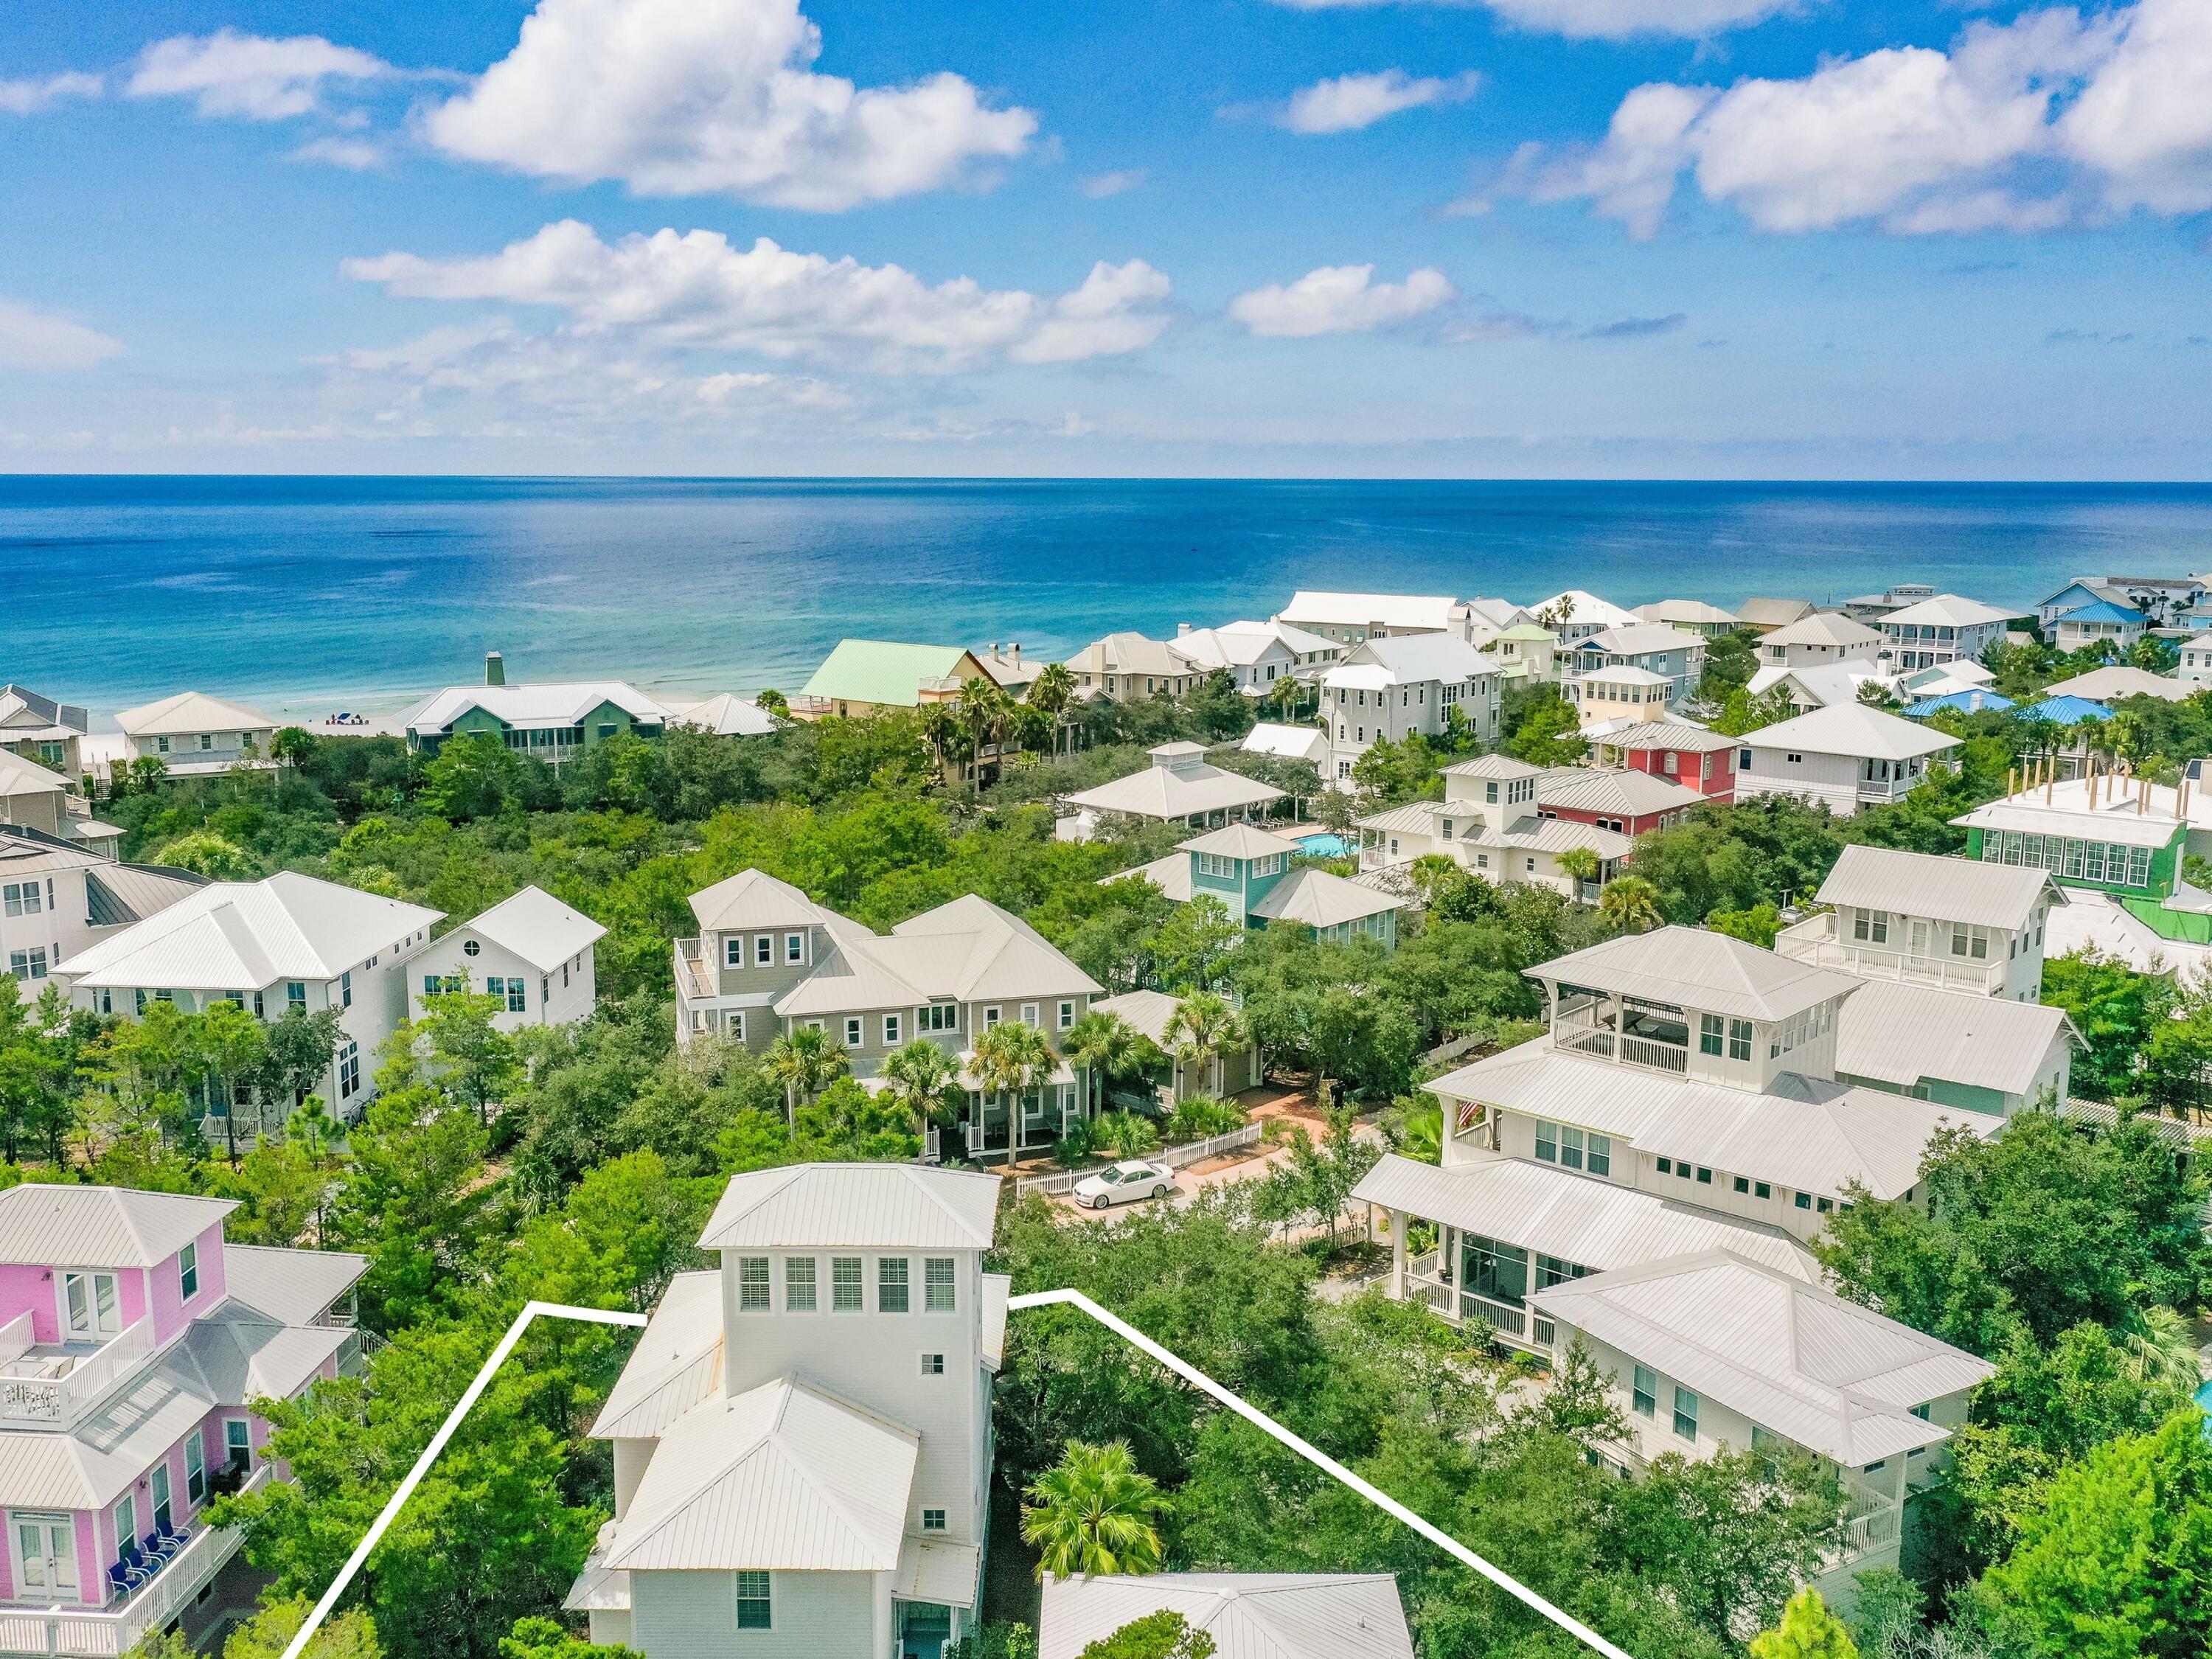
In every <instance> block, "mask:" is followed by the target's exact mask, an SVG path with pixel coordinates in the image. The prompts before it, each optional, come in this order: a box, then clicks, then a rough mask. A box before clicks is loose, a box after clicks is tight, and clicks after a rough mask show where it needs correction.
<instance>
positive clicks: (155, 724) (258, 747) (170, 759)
mask: <svg viewBox="0 0 2212 1659" xmlns="http://www.w3.org/2000/svg"><path fill="white" fill-rule="evenodd" d="M115 723H116V725H117V726H120V727H121V728H122V729H123V736H124V739H125V752H124V757H123V758H124V762H125V764H128V763H130V762H132V761H137V760H143V759H147V758H149V757H150V758H152V759H155V760H158V761H160V762H161V764H162V765H164V766H165V767H167V769H169V770H170V771H171V772H173V773H175V774H178V775H191V774H192V773H196V772H222V771H227V770H228V769H230V768H231V767H234V766H237V765H240V764H246V765H254V764H266V763H268V760H269V744H270V739H271V738H274V737H275V736H276V720H274V719H273V718H272V717H270V715H267V714H263V713H262V712H261V711H260V710H259V709H258V708H247V707H246V705H245V704H243V703H237V702H227V701H225V700H224V699H223V698H221V697H211V696H208V695H207V694H206V693H205V692H204V691H179V692H178V693H177V695H176V696H173V697H164V698H162V699H161V701H160V702H149V703H143V704H141V705H140V706H139V707H137V708H126V709H125V710H124V711H123V712H122V713H121V714H118V715H117V716H116V717H115Z"/></svg>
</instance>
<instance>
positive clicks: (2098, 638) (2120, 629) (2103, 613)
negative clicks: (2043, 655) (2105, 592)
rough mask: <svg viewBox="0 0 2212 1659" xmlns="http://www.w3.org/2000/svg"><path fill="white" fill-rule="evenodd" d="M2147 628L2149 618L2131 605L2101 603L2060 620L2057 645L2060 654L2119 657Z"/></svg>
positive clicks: (2078, 609)
mask: <svg viewBox="0 0 2212 1659" xmlns="http://www.w3.org/2000/svg"><path fill="white" fill-rule="evenodd" d="M2149 629H2150V618H2149V617H2146V616H2144V615H2143V613H2142V611H2138V610H2136V608H2135V607H2134V606H2133V605H2109V604H2106V603H2104V602H2103V601H2100V602H2098V603H2097V604H2094V605H2081V606H2080V607H2079V608H2077V609H2075V610H2073V611H2068V612H2067V613H2066V614H2065V615H2064V616H2063V617H2059V619H2058V625H2057V646H2058V648H2059V649H2060V650H2061V651H2087V650H2091V649H2098V650H2102V651H2104V652H2106V653H2107V654H2109V655H2112V656H2120V655H2124V654H2125V653H2126V652H2127V650H2128V648H2129V647H2131V646H2132V645H2134V644H2135V643H2136V641H2138V640H2140V639H2141V638H2142V636H2143V635H2144V634H2145V633H2147V632H2148V631H2149Z"/></svg>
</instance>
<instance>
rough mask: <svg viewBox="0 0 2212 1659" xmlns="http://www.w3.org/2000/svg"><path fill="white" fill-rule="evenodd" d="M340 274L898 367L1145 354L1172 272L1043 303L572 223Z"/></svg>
mask: <svg viewBox="0 0 2212 1659" xmlns="http://www.w3.org/2000/svg"><path fill="white" fill-rule="evenodd" d="M343 270H344V271H345V274H346V275H347V276H351V277H354V278H356V279H357V280H360V281H362V282H372V283H382V284H384V285H385V287H386V289H387V290H388V291H390V292H391V293H393V294H396V295H404V296H407V297H410V298H416V299H432V300H494V301H503V302H506V303H507V304H512V305H542V306H551V307H557V308H559V309H560V310H562V311H563V312H565V313H567V319H568V326H569V327H570V328H572V329H573V330H574V331H578V332H580V333H601V332H611V331H627V332H630V333H634V334H636V335H638V336H641V337H645V338H647V339H650V340H652V341H654V342H656V343H661V344H665V345H679V346H684V347H690V348H696V349H718V350H741V351H754V352H758V353H761V354H762V355H763V356H769V357H775V358H785V359H790V358H816V359H825V360H830V361H846V362H863V363H865V364H866V365H867V366H869V367H872V368H877V369H880V370H884V371H890V372H897V371H902V370H938V371H946V370H953V369H960V368H974V367H976V366H979V365H981V364H984V363H987V362H991V361H993V360H995V359H998V358H1000V357H1007V358H1012V360H1014V361H1016V362H1073V361H1075V360H1077V359H1079V358H1084V357H1094V356H1110V355H1114V354H1117V353H1121V352H1127V351H1133V350H1136V349H1139V348H1140V347H1142V346H1146V345H1149V344H1150V343H1152V341H1153V340H1154V339H1156V338H1158V336H1159V333H1160V331H1161V330H1162V329H1164V328H1165V327H1166V325H1167V322H1168V316H1167V313H1166V312H1165V311H1164V309H1163V308H1162V302H1163V301H1165V299H1166V298H1167V296H1168V292H1169V285H1168V279H1167V278H1166V277H1165V276H1162V275H1161V274H1160V273H1159V272H1158V271H1156V270H1153V269H1152V267H1151V266H1150V265H1147V264H1145V262H1144V261H1143V260H1141V259H1132V260H1130V261H1129V262H1128V263H1127V264H1122V265H1109V264H1103V263H1101V264H1097V265H1096V266H1094V267H1093V268H1092V270H1091V274H1090V276H1088V277H1087V278H1086V279H1085V281H1084V283H1083V285H1082V286H1081V287H1080V288H1079V289H1075V290H1074V291H1073V293H1070V294H1066V295H1060V296H1059V297H1058V298H1056V299H1046V298H1042V297H1040V296H1039V295H1034V294H1030V293H1026V292H1024V291H1023V290H1021V289H995V290H994V289H985V288H984V287H982V286H981V284H980V283H976V282H975V280H974V279H973V278H971V277H966V276H961V277H956V278H954V279H953V280H951V281H950V282H945V283H939V284H937V285H936V286H935V287H931V286H929V285H928V284H927V283H923V282H922V280H921V278H920V277H918V276H915V274H914V273H913V272H911V271H909V270H904V269H903V268H902V267H900V266H898V265H894V264H884V265H863V264H860V263H859V262H858V261H856V260H854V259H853V258H842V259H835V260H833V259H829V258H825V257H824V256H823V255H822V254H819V253H797V252H792V251H791V250H789V249H787V248H783V247H780V246H777V245H776V244H775V242H772V241H770V240H769V239H768V238H766V237H762V238H760V239H759V240H757V241H756V242H754V243H753V245H752V246H750V247H749V248H742V249H741V248H738V247H734V246H732V245H731V243H730V241H729V239H728V238H727V237H726V236H724V235H722V234H720V232H718V231H705V230H694V231H690V232H688V233H686V234H681V235H679V234H678V233H677V232H675V231H674V230H660V231H657V232H655V233H654V234H652V235H650V236H642V235H630V236H625V237H623V238H622V239H621V240H619V241H617V242H615V243H612V244H609V243H606V242H603V241H601V240H599V235H598V234H597V233H596V232H595V231H593V230H592V228H591V227H590V226H589V225H586V224H580V223H579V222H576V221H575V220H573V219H565V220H562V221H561V222H558V223H556V224H550V225H547V226H546V227H544V228H543V229H542V230H540V231H538V234H536V235H534V236H531V237H528V238H526V239H525V240H522V241H519V242H513V243H510V244H508V246H506V247H504V248H502V249H501V251H500V252H497V253H494V254H489V255H485V256H483V257H480V258H460V259H426V258H421V257H419V256H417V255H416V254H412V253H387V254H385V255H383V256H381V257H380V258H370V259H349V260H347V261H346V262H345V264H344V266H343Z"/></svg>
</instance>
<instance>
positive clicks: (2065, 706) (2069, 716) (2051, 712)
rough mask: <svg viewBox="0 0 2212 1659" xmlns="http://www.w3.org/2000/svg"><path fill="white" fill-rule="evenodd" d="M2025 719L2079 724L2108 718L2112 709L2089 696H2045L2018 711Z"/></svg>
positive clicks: (2066, 724)
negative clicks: (2093, 700) (2041, 699)
mask: <svg viewBox="0 0 2212 1659" xmlns="http://www.w3.org/2000/svg"><path fill="white" fill-rule="evenodd" d="M2017 712H2018V713H2019V715H2020V717H2021V719H2022V720H2050V721H2052V722H2053V723H2055V724H2057V725H2059V726H2079V725H2080V724H2081V722H2082V721H2083V720H2110V719H2112V710H2111V709H2109V708H2106V707H2105V705H2104V704H2103V703H2101V702H2091V701H2090V700H2089V699H2088V698H2087V697H2045V699H2044V700H2043V701H2042V702H2032V703H2030V704H2028V706H2027V708H2022V709H2020V710H2019V711H2017Z"/></svg>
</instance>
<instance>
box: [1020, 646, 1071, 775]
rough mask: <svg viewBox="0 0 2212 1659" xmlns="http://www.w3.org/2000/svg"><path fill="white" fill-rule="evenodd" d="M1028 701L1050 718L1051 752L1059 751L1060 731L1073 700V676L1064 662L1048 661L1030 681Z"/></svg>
mask: <svg viewBox="0 0 2212 1659" xmlns="http://www.w3.org/2000/svg"><path fill="white" fill-rule="evenodd" d="M1029 702H1030V707H1031V708H1041V709H1042V710H1043V711H1044V712H1045V713H1046V714H1048V716H1050V717H1051V720H1052V752H1053V753H1054V755H1055V756H1057V755H1058V754H1059V753H1060V730H1061V727H1062V726H1063V723H1064V721H1065V718H1066V714H1067V711H1068V709H1069V708H1072V707H1073V705H1074V702H1075V676H1074V674H1073V672H1071V671H1069V669H1068V666H1067V665H1066V663H1064V662H1048V663H1047V664H1046V665H1044V666H1043V667H1042V669H1040V670H1039V671H1037V677H1036V678H1035V679H1033V680H1031V681H1030V690H1029Z"/></svg>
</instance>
